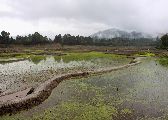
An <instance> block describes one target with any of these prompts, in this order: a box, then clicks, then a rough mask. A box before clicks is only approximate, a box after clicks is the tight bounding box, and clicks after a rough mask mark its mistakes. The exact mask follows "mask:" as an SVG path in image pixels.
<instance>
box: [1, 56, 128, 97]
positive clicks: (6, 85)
mask: <svg viewBox="0 0 168 120" xmlns="http://www.w3.org/2000/svg"><path fill="white" fill-rule="evenodd" d="M129 61H130V59H126V60H125V61H123V60H121V62H118V61H113V60H108V59H107V60H102V59H96V60H90V61H69V62H68V63H65V62H64V60H59V61H58V60H55V59H54V56H46V57H44V59H41V60H31V59H30V60H22V61H17V62H11V63H10V62H9V63H0V95H1V93H2V92H3V94H4V93H10V92H15V91H18V90H22V89H26V88H27V87H32V86H33V87H36V86H38V85H39V84H40V83H42V82H44V81H46V80H48V79H50V78H53V76H55V75H59V74H64V73H67V72H74V71H84V70H86V71H87V70H94V69H98V68H101V67H107V66H117V65H120V64H126V63H128V62H129Z"/></svg>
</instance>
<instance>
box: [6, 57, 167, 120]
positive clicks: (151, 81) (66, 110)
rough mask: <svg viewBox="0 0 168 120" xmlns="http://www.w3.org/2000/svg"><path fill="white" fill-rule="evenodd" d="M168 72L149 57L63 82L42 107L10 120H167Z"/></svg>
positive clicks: (24, 112) (22, 113)
mask: <svg viewBox="0 0 168 120" xmlns="http://www.w3.org/2000/svg"><path fill="white" fill-rule="evenodd" d="M167 71H168V68H167V67H163V66H161V65H159V64H158V63H157V62H156V61H155V60H154V59H153V58H151V59H147V60H144V61H143V62H142V64H140V65H137V66H134V67H130V68H126V69H123V70H119V71H113V72H111V73H108V74H103V75H98V76H91V77H89V78H83V79H72V80H67V81H63V82H62V83H60V84H59V86H58V87H57V88H55V89H54V91H53V92H52V94H51V96H50V97H49V98H48V99H47V100H46V101H45V102H43V103H42V104H41V105H39V106H37V107H34V108H33V109H30V110H28V111H23V112H21V113H20V114H18V115H14V116H12V117H14V118H22V117H23V118H25V117H30V116H31V117H33V118H31V119H54V118H57V119H58V120H59V119H68V120H72V119H75V120H82V119H100V120H101V119H105V120H111V119H114V120H135V119H145V120H146V119H161V120H162V119H166V116H167V114H168V112H167V109H168V107H167V106H168V101H167V99H168V91H167V86H168V81H167V78H168V74H167ZM35 113H36V114H35ZM21 116H22V117H21ZM6 118H8V116H6Z"/></svg>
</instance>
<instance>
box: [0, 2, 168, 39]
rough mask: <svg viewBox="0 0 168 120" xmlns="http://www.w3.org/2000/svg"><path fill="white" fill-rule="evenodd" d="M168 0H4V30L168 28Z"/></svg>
mask: <svg viewBox="0 0 168 120" xmlns="http://www.w3.org/2000/svg"><path fill="white" fill-rule="evenodd" d="M167 5H168V1H167V0H0V31H2V30H5V31H9V32H10V33H11V35H12V36H16V35H17V34H19V35H25V34H28V33H33V32H35V31H38V32H40V33H42V34H43V35H47V36H50V37H53V36H54V35H56V34H59V33H61V34H65V33H70V34H73V35H78V34H80V35H85V36H88V35H91V34H93V33H94V32H97V31H100V30H105V29H109V28H121V29H124V30H137V31H142V32H148V33H163V32H168V7H167Z"/></svg>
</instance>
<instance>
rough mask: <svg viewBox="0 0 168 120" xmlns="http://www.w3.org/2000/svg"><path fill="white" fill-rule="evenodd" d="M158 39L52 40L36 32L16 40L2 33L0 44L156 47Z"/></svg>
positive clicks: (61, 38)
mask: <svg viewBox="0 0 168 120" xmlns="http://www.w3.org/2000/svg"><path fill="white" fill-rule="evenodd" d="M159 41H160V39H158V40H155V41H154V40H153V39H147V38H140V39H128V38H112V39H98V38H91V37H84V36H79V35H78V36H73V35H70V34H65V35H63V36H62V35H61V34H59V35H56V36H55V38H54V39H53V40H52V39H50V38H48V37H47V36H43V35H41V34H40V33H38V32H35V33H34V34H29V35H28V36H20V35H17V36H16V38H13V37H10V33H9V32H5V31H2V32H1V35H0V44H1V45H4V46H5V47H8V46H9V45H11V44H13V45H39V44H52V43H58V44H61V45H62V46H63V45H97V46H109V45H111V46H156V45H158V44H159V43H160V42H159Z"/></svg>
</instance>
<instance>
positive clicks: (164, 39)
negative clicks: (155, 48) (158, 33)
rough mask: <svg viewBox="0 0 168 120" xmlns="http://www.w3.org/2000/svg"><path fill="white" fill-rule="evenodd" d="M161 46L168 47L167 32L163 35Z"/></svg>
mask: <svg viewBox="0 0 168 120" xmlns="http://www.w3.org/2000/svg"><path fill="white" fill-rule="evenodd" d="M161 47H163V48H166V47H168V34H165V35H163V36H162V37H161Z"/></svg>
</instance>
